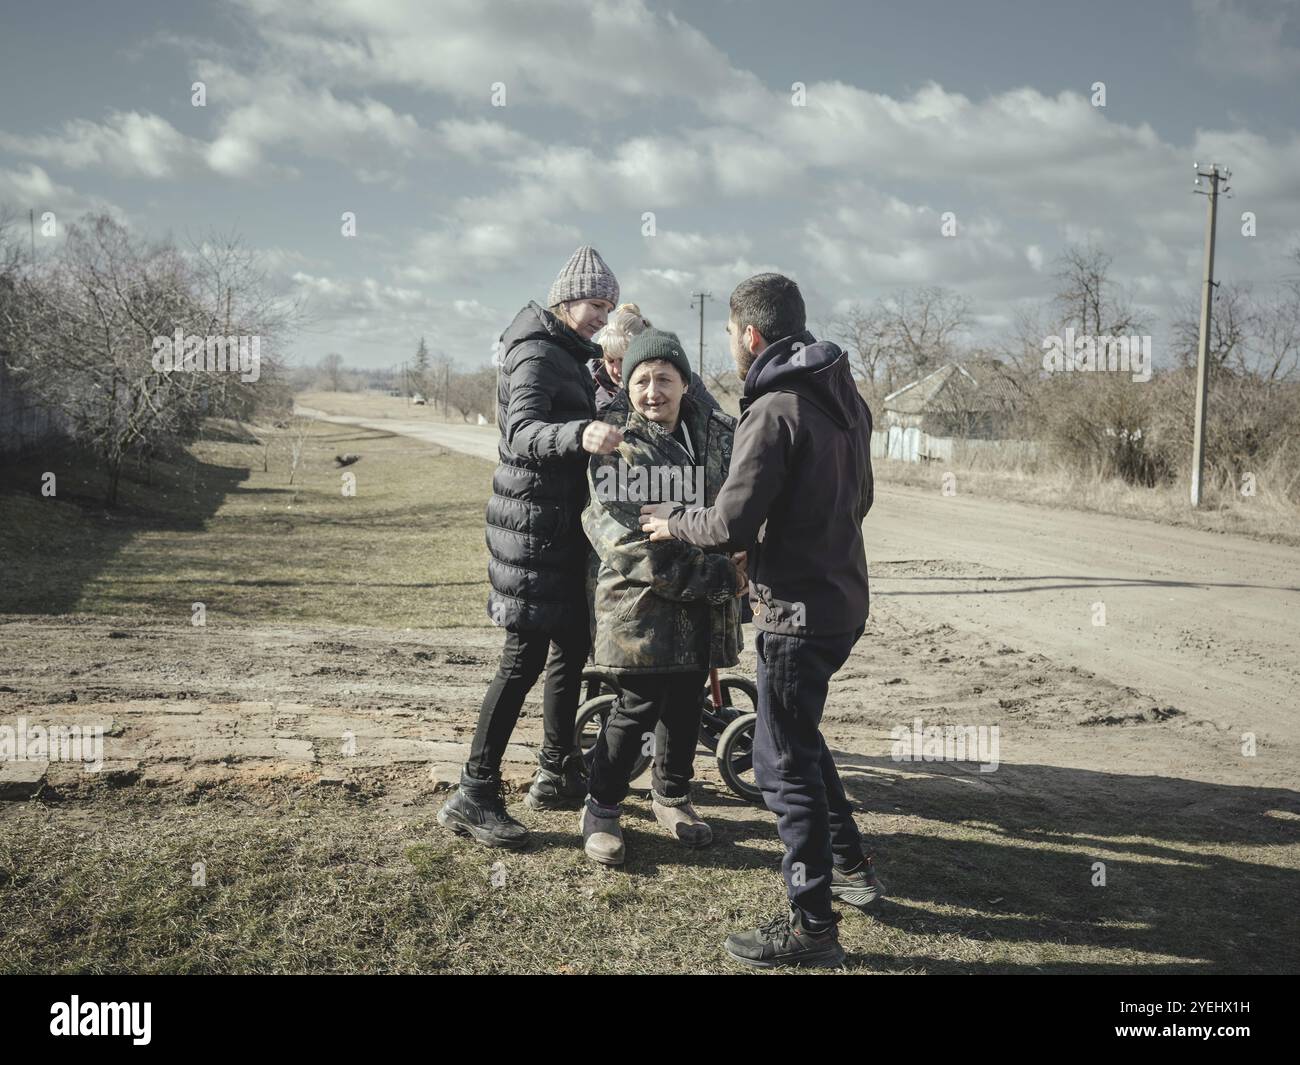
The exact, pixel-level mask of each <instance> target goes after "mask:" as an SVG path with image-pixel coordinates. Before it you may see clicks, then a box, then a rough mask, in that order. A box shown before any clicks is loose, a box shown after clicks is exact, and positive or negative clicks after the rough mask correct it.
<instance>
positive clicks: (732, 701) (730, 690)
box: [704, 677, 758, 720]
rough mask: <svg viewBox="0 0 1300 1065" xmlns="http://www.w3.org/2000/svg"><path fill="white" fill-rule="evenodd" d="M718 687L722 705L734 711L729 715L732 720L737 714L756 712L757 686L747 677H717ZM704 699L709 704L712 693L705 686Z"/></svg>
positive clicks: (711, 699)
mask: <svg viewBox="0 0 1300 1065" xmlns="http://www.w3.org/2000/svg"><path fill="white" fill-rule="evenodd" d="M718 687H719V688H721V689H722V705H723V706H724V707H732V708H733V709H734V710H735V711H736V714H735V715H731V719H732V720H735V717H736V716H738V715H739V714H744V713H756V712H757V711H758V685H757V684H755V683H754V682H753V681H752V680H750V679H749V678H748V677H719V678H718ZM704 698H705V699H706V700H707V701H708V702H710V703H711V702H712V701H713V691H712V690H711V689H710V688H709V687H708V686H707V685H706V686H705V689H704Z"/></svg>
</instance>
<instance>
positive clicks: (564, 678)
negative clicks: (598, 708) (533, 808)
mask: <svg viewBox="0 0 1300 1065" xmlns="http://www.w3.org/2000/svg"><path fill="white" fill-rule="evenodd" d="M552 643H554V648H553V649H552ZM548 650H550V651H551V655H550V659H549V661H548V660H547V651H548ZM590 650H591V635H590V633H589V631H588V629H587V619H586V618H585V617H584V618H583V619H582V625H581V627H575V628H572V629H569V630H566V631H563V632H560V631H557V632H538V631H527V632H507V633H506V645H505V649H504V650H503V651H502V652H501V665H500V666H499V667H498V668H497V675H496V676H495V677H493V678H492V683H491V684H489V685H488V690H487V694H486V695H485V696H484V697H483V706H482V708H481V709H480V710H479V715H478V729H477V731H476V732H475V733H474V743H473V745H472V746H471V747H470V752H469V761H468V762H466V763H465V772H467V773H468V774H469V775H470V776H472V777H477V778H478V779H479V780H488V779H491V778H493V777H496V776H498V775H500V772H501V760H502V759H503V758H504V757H505V753H506V744H508V743H509V742H510V737H511V735H512V734H513V733H514V731H515V724H516V723H517V722H518V721H519V711H520V709H521V708H522V707H523V705H524V697H525V696H526V695H527V694H528V693H529V691H531V690H532V687H533V685H534V684H536V683H537V678H538V677H539V676H541V673H542V668H543V667H545V668H546V687H545V689H544V690H543V692H542V760H543V761H544V762H546V763H548V764H549V765H550V766H551V767H552V768H558V766H559V763H560V762H561V761H562V760H563V759H564V757H565V756H566V755H567V754H569V753H570V752H571V751H572V750H573V749H574V743H573V730H574V726H575V725H576V723H577V719H578V699H579V698H580V697H581V695H582V669H583V667H584V666H585V665H586V664H587V653H588V652H589V651H590Z"/></svg>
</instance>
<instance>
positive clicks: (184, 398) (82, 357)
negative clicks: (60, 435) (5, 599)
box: [0, 212, 292, 505]
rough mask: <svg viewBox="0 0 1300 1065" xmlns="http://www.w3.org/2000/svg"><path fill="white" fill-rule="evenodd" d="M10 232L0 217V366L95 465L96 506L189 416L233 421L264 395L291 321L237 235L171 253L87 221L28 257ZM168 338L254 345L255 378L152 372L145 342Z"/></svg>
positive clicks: (183, 438) (272, 386) (182, 437)
mask: <svg viewBox="0 0 1300 1065" xmlns="http://www.w3.org/2000/svg"><path fill="white" fill-rule="evenodd" d="M12 223H13V215H12V212H9V213H6V214H4V215H3V216H0V271H3V273H0V357H2V358H3V359H4V361H5V363H6V366H7V368H8V369H9V371H10V374H11V377H12V378H13V380H15V381H16V382H17V383H18V386H19V387H20V388H21V389H22V390H23V392H25V393H26V395H27V396H28V397H29V398H30V399H31V400H32V401H34V402H35V403H37V404H39V405H40V406H42V407H45V408H46V409H47V410H50V411H54V412H57V413H58V414H59V415H60V416H61V420H62V421H63V422H64V423H65V424H66V425H68V426H69V427H70V429H71V432H72V434H73V435H74V437H75V438H76V439H77V440H78V441H79V442H80V443H82V444H84V445H87V446H88V447H89V448H90V449H91V450H92V451H93V453H94V454H95V455H96V456H97V457H98V459H99V460H100V462H101V463H102V464H103V466H104V468H105V470H106V472H107V476H108V491H107V498H106V502H107V503H108V504H109V505H112V504H113V503H115V502H116V499H117V493H118V484H119V480H120V476H121V472H122V467H123V462H124V461H125V459H126V458H127V457H128V455H137V456H141V457H143V458H145V459H148V458H150V457H152V456H153V455H155V454H160V453H165V452H167V451H168V450H170V449H171V448H173V447H174V446H176V445H179V444H183V443H185V442H187V441H189V440H192V439H193V438H194V437H195V436H196V435H197V434H198V432H199V429H200V425H201V420H202V418H203V417H205V416H208V417H211V416H235V417H245V416H248V415H249V414H251V413H252V410H253V408H254V406H255V404H257V403H258V402H259V401H265V400H266V398H267V397H268V396H269V395H271V394H274V393H276V391H277V386H276V381H277V378H278V373H277V371H278V360H277V357H276V341H277V339H278V337H279V336H280V335H281V333H282V331H283V330H284V329H285V328H286V326H287V324H288V320H289V318H290V317H291V313H292V312H291V311H288V310H285V309H283V308H282V307H281V306H280V305H279V304H278V303H277V301H276V300H275V298H274V297H273V296H272V294H271V289H270V286H269V285H268V284H267V281H266V278H265V277H264V275H263V274H262V272H261V270H260V269H259V267H258V265H257V263H256V260H255V257H254V256H253V255H252V254H251V253H250V252H249V251H248V250H247V249H246V248H245V247H244V246H243V245H242V243H241V242H240V240H239V238H238V237H237V236H234V235H214V236H211V237H209V238H206V239H203V240H200V241H196V242H193V243H192V244H190V245H188V246H184V247H182V246H178V245H177V244H175V243H174V242H173V241H171V240H149V239H146V238H143V237H140V236H138V235H136V234H134V233H132V232H131V231H129V230H128V229H127V228H126V227H125V226H123V225H122V224H121V223H119V222H117V221H116V220H114V219H113V218H111V217H110V216H108V215H94V216H87V217H85V218H83V219H81V220H80V221H79V222H77V223H76V224H73V225H70V226H69V227H68V229H67V232H66V235H65V240H64V241H63V243H62V244H61V245H60V246H59V248H58V250H57V251H55V252H54V253H53V255H52V256H50V257H49V258H47V259H43V260H39V261H37V260H34V259H30V258H25V257H24V256H23V255H22V254H21V240H20V239H19V238H18V237H17V234H16V232H15V227H14V226H13V224H12ZM178 332H179V334H180V335H182V336H187V337H188V336H197V337H215V336H219V337H222V338H226V337H232V336H242V337H253V336H256V337H258V338H259V365H258V367H257V379H256V380H244V379H243V377H245V376H248V377H251V376H252V375H251V374H241V373H240V372H238V370H237V369H236V370H235V371H233V372H232V371H225V372H215V371H213V372H174V371H169V370H167V369H163V370H159V369H156V368H155V358H154V356H155V352H156V351H157V350H158V347H157V344H156V341H157V340H158V338H163V337H166V338H173V337H175V336H176V335H177V334H178ZM235 363H236V367H237V366H238V360H237V359H236V360H235ZM282 398H283V397H282Z"/></svg>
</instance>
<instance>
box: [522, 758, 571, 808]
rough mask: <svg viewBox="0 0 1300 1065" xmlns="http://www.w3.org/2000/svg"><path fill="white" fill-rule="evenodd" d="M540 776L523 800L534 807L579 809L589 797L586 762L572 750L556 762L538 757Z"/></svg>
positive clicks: (534, 780)
mask: <svg viewBox="0 0 1300 1065" xmlns="http://www.w3.org/2000/svg"><path fill="white" fill-rule="evenodd" d="M538 763H539V764H538V766H537V776H536V777H535V778H533V785H532V787H530V788H529V789H528V794H527V795H526V796H525V797H524V802H525V803H527V804H528V807H529V808H530V809H532V810H576V809H577V808H578V807H579V806H581V805H582V803H583V800H585V799H586V797H587V763H586V762H585V761H583V758H582V755H581V753H579V752H578V751H573V752H571V753H570V754H568V755H567V756H566V757H565V758H564V760H563V761H562V762H561V763H560V764H559V765H556V764H555V763H554V762H550V761H547V760H546V759H545V758H543V757H539V758H538Z"/></svg>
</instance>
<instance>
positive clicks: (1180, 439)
mask: <svg viewBox="0 0 1300 1065" xmlns="http://www.w3.org/2000/svg"><path fill="white" fill-rule="evenodd" d="M1054 278H1055V281H1056V292H1055V294H1054V295H1053V296H1052V297H1051V298H1050V299H1048V300H1046V301H1044V302H1043V303H1041V304H1040V305H1038V306H1035V307H1030V308H1022V309H1021V310H1020V311H1019V312H1018V314H1017V317H1016V320H1015V325H1014V327H1013V329H1012V331H1011V335H1010V336H1009V337H1007V338H1006V340H1005V341H1004V342H1003V343H1002V344H1000V345H999V346H998V347H997V349H996V350H994V351H991V352H990V351H989V350H987V349H979V348H976V347H974V346H973V345H971V344H970V343H969V341H968V339H967V338H968V335H969V330H970V327H971V325H972V322H973V319H972V314H971V307H970V303H969V301H968V300H966V299H965V298H964V297H962V296H960V295H959V294H957V293H954V292H952V291H950V290H948V289H944V288H941V287H935V286H925V287H919V288H914V289H909V290H906V291H903V292H900V293H896V294H894V295H890V296H886V297H882V298H881V299H878V300H876V301H875V302H874V303H870V304H859V305H855V306H852V307H850V308H849V309H848V311H847V312H845V313H844V314H841V315H839V316H838V317H836V318H835V319H833V320H832V321H831V322H830V323H828V327H827V329H826V330H825V332H826V334H827V335H828V336H829V337H830V338H831V339H834V340H836V341H837V342H838V343H840V345H841V346H842V347H844V348H845V349H846V350H847V351H848V352H849V353H850V357H851V358H852V360H853V363H854V369H855V371H856V372H857V374H858V376H859V379H860V381H861V382H862V387H863V391H864V392H865V393H866V395H867V398H868V401H869V402H870V403H871V404H872V409H873V410H874V411H876V412H877V416H878V419H879V416H880V413H881V408H882V406H883V400H884V397H885V396H887V395H889V394H890V393H892V392H894V391H895V390H897V389H898V388H901V387H902V386H903V385H905V384H907V383H908V382H910V381H914V380H917V379H918V378H921V377H923V376H925V375H926V374H928V373H930V372H931V371H933V370H935V369H937V368H938V367H940V366H942V365H943V364H945V363H947V362H959V363H963V362H964V363H969V362H971V361H973V360H980V359H982V358H983V359H984V360H985V361H986V362H987V357H988V356H993V357H995V358H996V359H997V360H998V361H999V362H1001V363H1002V366H1001V367H1000V368H999V369H998V371H997V372H998V373H1000V374H1004V375H1005V376H1006V377H1007V378H1008V379H1009V380H1011V381H1013V382H1014V385H1015V392H1016V395H1017V397H1018V402H1017V403H1016V404H1015V411H1014V424H1013V431H1014V433H1015V435H1017V436H1021V437H1025V438H1030V439H1035V440H1038V441H1040V442H1043V443H1045V444H1047V445H1048V447H1049V449H1050V451H1051V453H1052V454H1053V455H1054V456H1055V459H1056V461H1058V462H1060V463H1062V464H1065V465H1068V466H1073V467H1075V468H1078V469H1087V470H1089V471H1091V472H1095V473H1098V474H1100V475H1102V476H1118V477H1122V478H1124V479H1125V480H1127V481H1130V482H1132V483H1143V484H1156V483H1159V482H1161V481H1169V480H1172V479H1175V478H1177V477H1179V476H1185V475H1186V471H1187V465H1188V461H1189V456H1190V453H1191V422H1192V414H1191V411H1192V406H1193V402H1194V396H1195V379H1194V373H1193V372H1192V371H1193V368H1194V367H1195V365H1196V357H1197V344H1198V336H1199V320H1200V304H1199V300H1198V299H1189V300H1187V301H1186V302H1184V303H1183V304H1181V305H1180V306H1179V307H1178V308H1177V311H1176V314H1175V317H1174V319H1173V320H1172V321H1171V322H1170V323H1169V329H1168V336H1169V339H1170V342H1171V343H1172V345H1173V351H1172V355H1173V358H1172V359H1168V360H1165V361H1166V365H1165V366H1164V368H1163V370H1162V371H1160V372H1157V373H1156V374H1155V375H1154V377H1153V379H1152V380H1151V381H1147V382H1142V381H1134V380H1133V379H1132V376H1131V375H1130V374H1127V373H1098V374H1074V373H1066V374H1047V373H1044V372H1043V351H1044V347H1043V345H1044V340H1045V338H1047V337H1050V336H1062V335H1063V334H1064V332H1065V330H1066V329H1067V328H1072V329H1073V330H1074V332H1075V334H1076V335H1080V336H1082V335H1086V336H1091V337H1107V336H1110V337H1118V336H1134V335H1146V334H1148V333H1149V332H1150V329H1151V324H1152V323H1151V322H1150V320H1149V319H1148V318H1147V317H1146V316H1145V315H1144V314H1143V313H1142V312H1141V310H1140V309H1139V308H1138V307H1136V306H1135V304H1134V302H1133V299H1132V296H1131V294H1130V293H1129V292H1128V291H1127V290H1126V289H1125V288H1123V287H1122V286H1121V285H1120V284H1119V283H1118V282H1116V280H1115V279H1114V276H1113V272H1112V259H1111V257H1110V255H1108V254H1107V253H1106V252H1105V251H1104V250H1102V249H1099V248H1097V247H1095V246H1091V245H1085V246H1078V245H1073V246H1069V247H1067V248H1065V249H1064V250H1063V251H1062V253H1061V254H1060V256H1059V257H1058V258H1057V260H1056V262H1055V267H1054ZM1209 362H1210V378H1211V402H1210V405H1209V412H1210V414H1209V425H1208V432H1209V438H1208V439H1209V442H1208V448H1207V456H1208V460H1209V462H1210V466H1211V473H1212V475H1214V474H1215V473H1217V475H1218V477H1219V479H1220V480H1221V481H1222V482H1223V483H1224V484H1231V483H1236V481H1238V480H1239V479H1240V478H1241V476H1242V475H1243V474H1244V473H1245V472H1246V471H1248V470H1250V469H1252V468H1256V467H1258V466H1259V465H1260V464H1261V463H1262V462H1270V461H1271V462H1275V463H1277V464H1278V465H1279V466H1284V465H1286V462H1287V461H1289V460H1290V457H1291V456H1293V455H1294V457H1295V458H1297V459H1300V454H1297V452H1298V451H1300V249H1297V251H1296V252H1295V253H1293V256H1292V259H1291V261H1290V263H1289V264H1288V268H1287V269H1286V271H1284V276H1283V277H1282V278H1281V279H1279V280H1278V281H1277V282H1275V283H1273V284H1271V285H1246V284H1241V283H1230V282H1229V283H1224V284H1222V285H1220V286H1218V287H1217V288H1216V290H1215V294H1214V305H1213V315H1212V330H1211V336H1210V344H1209ZM955 394H956V395H961V394H962V393H961V392H960V390H958V392H956V393H955ZM953 413H954V417H956V416H958V415H959V414H960V413H961V412H956V411H955V412H953ZM967 414H968V415H969V412H967ZM1286 494H1288V495H1289V496H1292V497H1295V496H1297V495H1300V478H1297V479H1296V480H1294V481H1292V482H1290V484H1289V486H1288V491H1287V493H1286Z"/></svg>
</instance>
